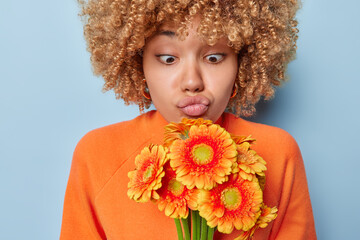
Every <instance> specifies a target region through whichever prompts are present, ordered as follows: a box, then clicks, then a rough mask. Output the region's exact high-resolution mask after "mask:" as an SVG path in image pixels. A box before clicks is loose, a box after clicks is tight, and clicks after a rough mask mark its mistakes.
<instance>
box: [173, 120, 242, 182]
mask: <svg viewBox="0 0 360 240" xmlns="http://www.w3.org/2000/svg"><path fill="white" fill-rule="evenodd" d="M188 136H189V138H188V139H186V140H175V141H174V142H173V144H172V145H171V147H170V154H169V156H170V165H171V167H172V168H173V169H174V170H175V171H176V176H177V177H176V179H177V180H178V181H180V182H181V183H183V184H184V185H186V186H187V187H188V188H189V189H192V188H194V187H195V186H196V187H197V188H198V189H211V188H213V187H214V186H215V185H216V184H217V183H219V184H221V183H223V182H225V181H226V180H227V176H228V175H229V174H230V173H231V171H232V166H233V164H234V163H235V161H236V157H237V151H236V145H235V143H234V141H233V140H232V139H231V137H230V134H229V133H228V132H227V131H226V130H225V129H224V128H222V127H220V126H219V125H216V124H213V125H211V126H206V125H200V126H192V127H191V128H190V130H189V133H188Z"/></svg>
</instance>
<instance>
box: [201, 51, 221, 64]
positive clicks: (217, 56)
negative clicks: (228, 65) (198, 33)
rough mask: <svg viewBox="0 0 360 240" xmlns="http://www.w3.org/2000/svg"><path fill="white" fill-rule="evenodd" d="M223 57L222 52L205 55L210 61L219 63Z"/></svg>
mask: <svg viewBox="0 0 360 240" xmlns="http://www.w3.org/2000/svg"><path fill="white" fill-rule="evenodd" d="M224 57H225V54H223V53H216V54H210V55H207V56H206V57H205V59H206V60H207V61H208V62H210V63H219V62H221V61H222V60H223V59H224Z"/></svg>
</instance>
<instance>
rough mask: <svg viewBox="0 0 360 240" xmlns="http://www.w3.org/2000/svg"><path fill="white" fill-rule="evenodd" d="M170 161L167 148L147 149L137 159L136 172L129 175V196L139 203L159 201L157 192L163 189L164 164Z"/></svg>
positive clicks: (153, 147) (149, 147) (152, 147)
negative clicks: (151, 200)
mask: <svg viewBox="0 0 360 240" xmlns="http://www.w3.org/2000/svg"><path fill="white" fill-rule="evenodd" d="M168 160H169V158H168V156H167V148H164V147H163V146H156V145H152V144H151V145H150V146H148V147H145V148H144V149H143V150H142V151H141V153H140V154H139V155H137V156H136V158H135V170H134V171H130V172H129V173H128V177H129V178H130V182H129V183H128V187H129V189H128V192H127V194H128V196H129V198H130V199H134V200H135V201H137V202H147V201H149V200H150V199H158V198H159V195H158V194H157V193H156V191H155V190H157V189H159V188H160V187H161V179H162V177H163V176H164V175H165V172H164V168H163V166H164V164H165V163H166V162H167V161H168Z"/></svg>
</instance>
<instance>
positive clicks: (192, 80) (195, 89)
mask: <svg viewBox="0 0 360 240" xmlns="http://www.w3.org/2000/svg"><path fill="white" fill-rule="evenodd" d="M181 89H182V91H184V92H188V93H199V92H202V91H203V90H204V81H203V76H202V73H201V69H200V66H199V64H198V63H196V62H195V61H191V63H189V64H186V66H184V69H183V74H182V81H181Z"/></svg>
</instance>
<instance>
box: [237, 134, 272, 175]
mask: <svg viewBox="0 0 360 240" xmlns="http://www.w3.org/2000/svg"><path fill="white" fill-rule="evenodd" d="M240 138H241V137H238V138H237V139H235V142H237V151H238V158H237V162H236V164H235V167H234V168H233V172H234V173H239V174H240V176H241V177H242V178H244V179H247V180H249V181H251V180H252V178H253V177H254V176H255V174H257V175H258V176H260V177H264V176H265V173H264V171H266V166H265V165H266V162H265V161H264V159H262V157H260V156H259V155H258V154H257V153H256V152H255V151H254V150H252V149H250V146H251V143H253V142H254V141H255V140H254V139H251V138H250V137H247V138H245V137H244V138H243V139H242V140H241V141H240ZM233 139H234V137H233Z"/></svg>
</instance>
